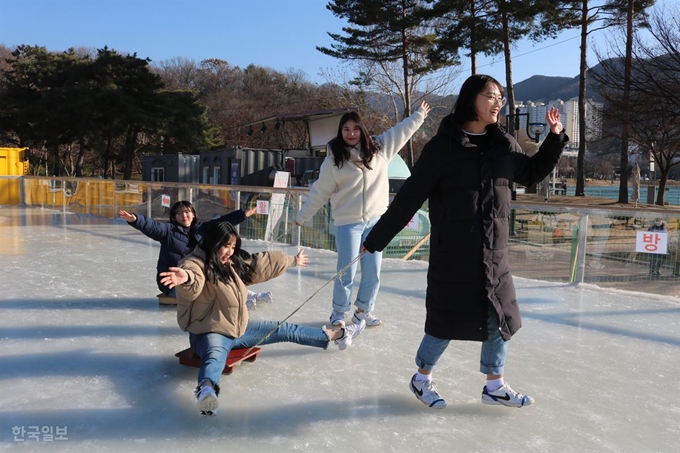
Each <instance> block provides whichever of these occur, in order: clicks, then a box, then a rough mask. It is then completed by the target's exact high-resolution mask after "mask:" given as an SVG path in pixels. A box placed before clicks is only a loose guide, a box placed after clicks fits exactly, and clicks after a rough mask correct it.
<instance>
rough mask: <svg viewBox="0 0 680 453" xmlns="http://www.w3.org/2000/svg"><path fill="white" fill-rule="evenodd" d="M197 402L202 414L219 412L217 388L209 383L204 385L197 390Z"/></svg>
mask: <svg viewBox="0 0 680 453" xmlns="http://www.w3.org/2000/svg"><path fill="white" fill-rule="evenodd" d="M196 402H197V404H198V410H199V412H200V413H201V415H208V416H210V415H215V414H217V394H216V393H215V389H214V388H212V387H210V386H209V385H204V386H202V387H201V388H200V389H197V390H196Z"/></svg>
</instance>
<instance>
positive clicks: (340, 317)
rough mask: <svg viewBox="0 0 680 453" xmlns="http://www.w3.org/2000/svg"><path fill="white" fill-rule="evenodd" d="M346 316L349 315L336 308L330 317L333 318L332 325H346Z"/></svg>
mask: <svg viewBox="0 0 680 453" xmlns="http://www.w3.org/2000/svg"><path fill="white" fill-rule="evenodd" d="M346 316H347V315H346V314H344V313H343V312H341V311H335V310H333V312H332V313H331V318H330V320H331V326H340V327H344V326H345V317H346Z"/></svg>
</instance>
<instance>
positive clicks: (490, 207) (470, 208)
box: [364, 115, 567, 341]
mask: <svg viewBox="0 0 680 453" xmlns="http://www.w3.org/2000/svg"><path fill="white" fill-rule="evenodd" d="M487 134H488V141H487V145H486V146H485V147H484V149H478V148H477V146H475V145H473V144H472V143H470V141H469V139H468V137H467V136H466V135H465V133H463V131H462V130H461V127H460V125H458V124H457V123H456V122H455V121H454V120H453V116H452V115H449V116H447V117H445V118H444V119H443V120H442V123H441V125H440V126H439V130H438V131H437V134H436V135H435V136H434V137H433V138H432V139H431V140H430V141H429V142H428V143H427V144H426V145H425V148H424V149H423V152H422V155H421V157H420V159H419V160H418V162H417V163H416V165H415V166H414V168H413V171H412V173H411V177H410V178H409V179H407V180H406V181H405V182H404V185H403V186H402V187H401V189H400V190H399V193H398V194H397V196H396V197H395V199H394V201H393V202H392V204H391V205H390V207H389V209H388V210H387V212H386V213H385V214H383V216H382V217H381V219H380V220H379V221H378V223H377V224H376V225H375V226H374V227H373V230H372V231H371V233H370V234H369V235H368V237H367V238H366V241H365V243H364V246H365V247H366V249H367V250H368V251H369V252H373V251H375V250H378V251H380V250H382V249H383V248H385V247H386V246H387V244H388V243H389V242H390V240H391V239H392V238H393V237H394V236H395V235H396V234H397V233H398V232H399V231H400V230H401V229H402V228H403V227H404V226H405V225H406V224H407V223H408V221H409V220H410V219H411V217H412V216H413V215H414V214H415V213H416V211H417V210H418V209H420V207H421V206H422V205H423V203H424V202H425V200H426V199H429V207H430V223H431V236H430V264H429V269H428V273H427V295H426V307H427V319H426V322H425V332H426V333H427V334H429V335H432V336H434V337H437V338H441V339H451V340H474V341H484V340H486V339H487V337H488V333H487V327H486V326H487V317H488V310H489V307H490V306H493V308H494V309H495V311H496V313H497V315H498V319H499V328H500V330H501V335H502V336H503V338H504V339H505V340H509V339H510V338H511V337H512V335H514V334H515V332H517V330H518V329H519V328H520V327H521V319H520V314H519V306H518V305H517V300H516V296H515V287H514V284H513V281H512V275H511V274H510V269H509V266H508V237H509V221H508V218H509V215H510V200H511V184H512V182H513V181H514V182H517V183H519V184H522V185H524V186H527V187H528V186H530V185H532V184H535V183H537V182H539V181H541V180H542V179H543V178H544V177H545V176H547V175H548V174H549V173H550V172H551V171H552V169H553V168H554V167H555V165H556V164H557V162H558V160H559V158H560V154H561V152H562V149H563V148H564V143H565V142H566V141H567V138H566V136H565V135H564V133H561V134H559V135H556V134H553V133H549V134H548V136H547V137H546V139H545V140H544V141H543V144H542V145H541V147H540V149H539V151H538V152H537V153H536V154H535V155H534V156H532V157H529V156H527V155H526V154H524V153H523V152H522V150H521V148H520V147H519V144H518V143H517V142H516V141H515V139H514V138H513V137H512V136H511V135H509V134H506V133H505V132H504V131H503V129H502V128H501V127H500V126H498V125H491V126H488V127H487Z"/></svg>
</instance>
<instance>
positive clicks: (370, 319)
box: [352, 311, 382, 327]
mask: <svg viewBox="0 0 680 453" xmlns="http://www.w3.org/2000/svg"><path fill="white" fill-rule="evenodd" d="M362 320H363V321H366V327H375V326H379V325H381V324H382V321H381V320H380V319H378V318H376V317H375V316H374V315H373V313H371V312H370V311H362V312H358V311H355V312H354V316H352V321H354V322H355V323H356V324H359V322H360V321H362Z"/></svg>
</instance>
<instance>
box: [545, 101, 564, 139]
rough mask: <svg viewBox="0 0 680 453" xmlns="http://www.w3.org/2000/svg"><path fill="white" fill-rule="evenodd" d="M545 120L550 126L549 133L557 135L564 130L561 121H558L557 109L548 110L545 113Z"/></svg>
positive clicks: (558, 113)
mask: <svg viewBox="0 0 680 453" xmlns="http://www.w3.org/2000/svg"><path fill="white" fill-rule="evenodd" d="M545 119H546V121H547V122H548V125H549V126H550V132H552V133H553V134H559V133H560V132H562V130H563V129H564V126H562V121H560V111H559V110H558V109H557V107H552V108H551V109H550V110H548V111H547V112H545Z"/></svg>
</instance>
